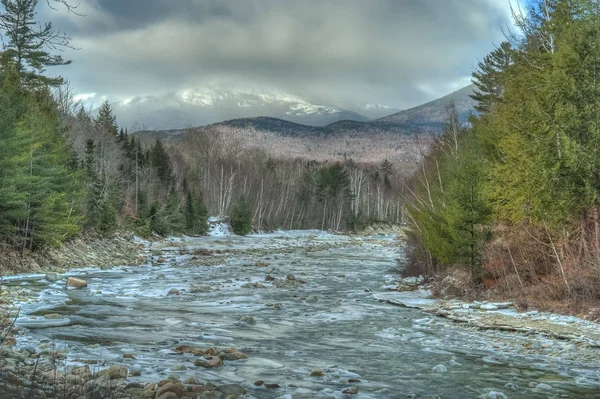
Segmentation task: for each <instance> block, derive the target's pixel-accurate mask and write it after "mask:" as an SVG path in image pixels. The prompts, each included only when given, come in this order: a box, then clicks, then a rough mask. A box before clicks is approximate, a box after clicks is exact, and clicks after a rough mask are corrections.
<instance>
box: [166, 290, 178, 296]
mask: <svg viewBox="0 0 600 399" xmlns="http://www.w3.org/2000/svg"><path fill="white" fill-rule="evenodd" d="M170 295H179V290H178V289H177V288H171V289H170V290H169V292H168V293H167V296H170Z"/></svg>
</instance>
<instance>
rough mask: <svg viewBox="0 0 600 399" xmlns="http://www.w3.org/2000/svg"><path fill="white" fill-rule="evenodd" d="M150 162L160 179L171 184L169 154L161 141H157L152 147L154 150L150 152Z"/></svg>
mask: <svg viewBox="0 0 600 399" xmlns="http://www.w3.org/2000/svg"><path fill="white" fill-rule="evenodd" d="M150 162H151V164H152V166H153V167H154V168H155V169H156V172H157V174H158V178H159V179H160V180H161V181H162V182H169V181H170V180H171V166H170V162H169V154H168V153H167V151H166V150H165V147H164V146H163V144H162V142H161V141H160V140H156V142H155V143H154V145H153V146H152V149H151V150H150Z"/></svg>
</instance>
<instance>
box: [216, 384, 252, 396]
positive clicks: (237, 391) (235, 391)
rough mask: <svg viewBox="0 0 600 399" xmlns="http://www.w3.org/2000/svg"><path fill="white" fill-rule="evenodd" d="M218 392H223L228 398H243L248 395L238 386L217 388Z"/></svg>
mask: <svg viewBox="0 0 600 399" xmlns="http://www.w3.org/2000/svg"><path fill="white" fill-rule="evenodd" d="M217 391H219V392H221V393H222V394H223V395H225V396H226V397H228V396H234V397H237V396H242V395H245V394H246V390H245V389H244V387H242V386H241V385H238V384H225V385H221V386H219V387H218V388H217Z"/></svg>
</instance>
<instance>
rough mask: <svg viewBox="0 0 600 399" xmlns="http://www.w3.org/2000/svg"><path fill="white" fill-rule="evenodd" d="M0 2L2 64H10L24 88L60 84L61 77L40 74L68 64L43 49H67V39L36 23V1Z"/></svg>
mask: <svg viewBox="0 0 600 399" xmlns="http://www.w3.org/2000/svg"><path fill="white" fill-rule="evenodd" d="M1 3H2V6H3V7H4V10H3V12H0V29H1V30H2V35H3V36H4V37H6V38H7V39H8V40H7V42H6V43H5V48H4V52H3V53H2V58H3V59H4V63H5V65H6V63H7V62H8V61H10V63H11V64H12V65H14V67H15V68H16V70H17V72H18V74H19V76H20V78H21V81H22V82H23V84H24V85H25V86H28V87H43V86H47V85H48V86H59V85H61V84H63V83H64V80H63V79H62V78H60V77H55V78H51V77H48V76H45V75H43V73H44V71H45V70H46V68H47V67H52V66H59V65H67V64H69V63H70V62H71V61H67V60H64V59H63V58H62V56H60V55H53V54H51V53H50V52H48V51H47V50H46V49H47V48H52V49H57V48H60V47H65V46H68V44H69V41H70V38H69V37H68V36H66V35H64V34H62V33H60V32H59V31H56V30H55V29H53V27H52V24H51V23H50V22H47V23H45V24H39V23H38V21H36V19H35V17H36V11H35V9H36V7H37V4H38V0H1Z"/></svg>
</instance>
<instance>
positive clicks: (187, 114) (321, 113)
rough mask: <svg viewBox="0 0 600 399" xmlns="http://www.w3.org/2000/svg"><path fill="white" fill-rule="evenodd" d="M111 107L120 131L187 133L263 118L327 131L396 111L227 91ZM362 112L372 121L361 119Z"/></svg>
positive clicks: (244, 90)
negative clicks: (344, 122)
mask: <svg viewBox="0 0 600 399" xmlns="http://www.w3.org/2000/svg"><path fill="white" fill-rule="evenodd" d="M111 105H112V108H113V111H114V112H115V114H116V116H117V120H118V122H119V125H121V126H124V127H131V126H134V125H136V124H137V125H138V126H141V127H144V128H146V129H150V130H160V129H181V128H186V127H190V126H202V125H208V124H213V123H218V122H222V121H226V120H229V119H236V118H248V117H257V116H268V117H274V118H279V119H284V120H287V121H290V122H295V123H301V124H304V125H312V126H325V125H328V124H330V123H333V122H337V121H340V120H354V121H368V120H369V119H370V118H376V117H381V116H383V115H389V114H392V113H394V111H396V110H394V109H387V107H383V106H378V105H369V106H358V107H353V110H352V111H349V110H346V109H341V108H337V107H333V106H328V105H323V104H318V103H315V102H312V101H309V100H307V99H303V98H300V97H298V96H294V95H290V94H288V93H284V92H280V91H276V90H267V89H251V88H222V87H204V88H196V89H189V90H183V91H180V92H176V93H169V94H164V95H160V96H146V97H134V98H130V99H126V100H124V101H120V102H117V103H113V104H111ZM361 110H364V111H365V114H367V116H364V115H363V114H361V113H360V111H361ZM388 110H389V112H388Z"/></svg>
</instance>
